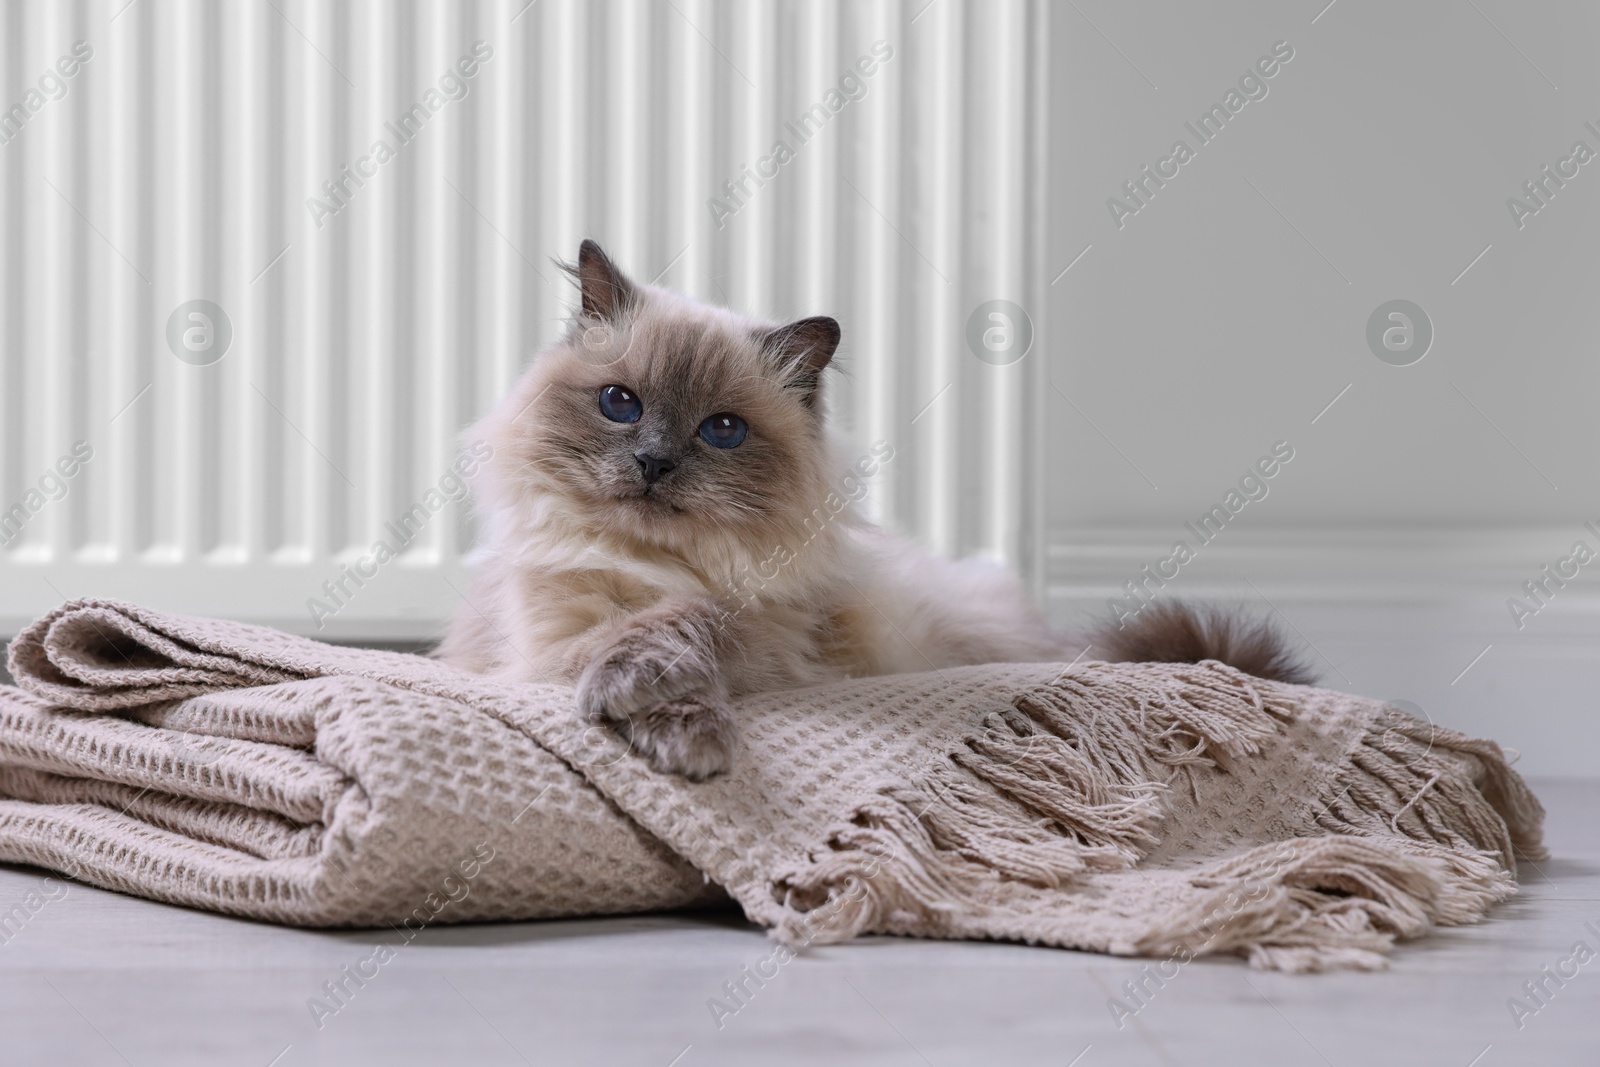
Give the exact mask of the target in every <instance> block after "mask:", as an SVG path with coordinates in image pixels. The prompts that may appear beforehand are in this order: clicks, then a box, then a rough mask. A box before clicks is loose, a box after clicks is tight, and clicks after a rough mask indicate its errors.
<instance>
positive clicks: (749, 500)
mask: <svg viewBox="0 0 1600 1067" xmlns="http://www.w3.org/2000/svg"><path fill="white" fill-rule="evenodd" d="M574 273H575V274H577V276H578V280H579V282H580V285H581V287H582V289H583V311H582V313H581V314H580V315H579V316H578V317H577V319H576V320H575V321H574V325H573V328H572V330H571V332H570V333H569V335H568V337H567V338H566V339H565V340H564V341H563V342H562V343H560V344H558V345H556V346H553V347H552V348H550V349H548V350H546V351H545V352H543V353H541V354H540V356H539V357H538V359H537V360H536V361H535V365H534V367H533V369H532V370H530V372H529V379H530V380H529V381H526V382H525V383H523V386H522V388H520V389H519V390H518V393H519V394H520V393H522V392H524V391H526V390H528V389H532V390H534V392H533V394H532V396H533V399H532V400H531V401H528V402H527V403H526V408H525V410H524V411H522V413H521V414H520V415H517V416H516V417H515V418H514V420H513V423H512V424H511V426H510V427H508V429H510V430H511V431H512V437H513V440H512V451H511V458H512V461H513V462H514V463H518V464H528V465H530V470H533V469H536V471H537V473H538V476H539V477H538V481H539V483H540V485H541V488H545V489H549V488H554V489H555V490H556V491H557V492H558V493H560V494H562V495H563V496H564V497H566V498H567V499H568V500H569V501H570V502H571V503H572V504H574V505H576V506H577V507H578V508H579V509H581V510H582V512H583V513H584V514H585V515H586V516H587V517H590V518H593V519H597V520H599V521H601V522H603V523H604V524H606V525H607V526H608V527H609V528H613V529H616V530H619V531H622V532H626V533H627V534H629V535H630V536H632V537H634V538H636V539H638V540H642V541H646V542H652V543H662V544H672V545H683V544H685V543H688V542H692V540H693V539H694V538H695V537H697V536H708V535H713V534H726V533H730V532H734V533H738V532H743V533H744V534H745V535H746V536H751V537H759V536H760V535H761V533H762V532H763V531H767V530H771V529H772V528H773V527H775V526H778V527H781V526H786V525H790V524H792V522H793V521H794V519H795V517H796V516H798V515H804V514H807V513H809V511H810V510H811V509H812V508H814V507H815V506H816V502H817V499H818V498H819V497H818V489H819V486H820V487H822V488H821V491H822V492H824V493H825V492H826V487H825V485H823V482H824V480H825V478H826V476H827V473H828V466H827V445H826V441H825V435H824V433H823V428H822V411H821V403H820V398H819V395H818V388H819V379H820V375H821V373H822V370H823V368H824V367H825V366H826V365H827V363H828V361H829V359H830V358H831V357H832V355H833V351H834V348H835V346H836V345H837V344H838V340H839V332H838V325H837V324H836V323H835V322H834V321H833V320H832V319H805V320H802V321H801V322H799V323H795V324H792V325H790V326H787V327H782V328H778V329H774V328H772V327H770V326H763V325H761V324H757V323H754V322H751V321H749V320H746V319H743V318H741V317H739V316H736V315H734V314H732V313H730V312H727V311H724V310H722V309H719V308H714V307H710V306H707V305H703V304H699V303H697V302H694V301H691V300H689V299H687V298H683V297H679V296H676V295H675V294H671V293H667V292H665V291H662V290H659V289H654V288H650V287H643V286H638V285H636V284H634V283H632V282H629V281H628V280H627V279H626V278H624V277H623V276H622V275H621V273H620V272H618V271H617V270H616V268H615V267H614V266H613V265H612V264H611V263H610V261H609V260H607V259H606V258H605V254H604V253H603V252H601V251H600V249H599V247H598V246H596V245H593V243H592V242H585V244H584V247H583V250H582V251H581V252H580V254H579V262H578V265H577V267H576V268H575V269H574ZM518 400H519V397H518V396H517V395H514V396H513V398H512V400H511V401H509V402H508V403H517V402H518Z"/></svg>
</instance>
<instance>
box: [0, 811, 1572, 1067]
mask: <svg viewBox="0 0 1600 1067" xmlns="http://www.w3.org/2000/svg"><path fill="white" fill-rule="evenodd" d="M1536 786H1537V788H1538V790H1539V792H1540V795H1541V796H1542V797H1543V798H1544V800H1545V802H1546V804H1547V806H1548V807H1549V808H1550V841H1551V844H1552V851H1553V853H1554V858H1553V859H1551V860H1550V861H1549V862H1548V863H1546V864H1543V865H1541V866H1542V873H1541V872H1536V871H1528V872H1527V874H1528V876H1529V879H1528V883H1527V886H1526V890H1525V892H1524V893H1523V895H1522V896H1520V897H1518V898H1517V899H1515V900H1513V901H1512V902H1511V903H1509V904H1507V905H1504V906H1502V907H1501V908H1500V909H1498V910H1497V911H1496V912H1495V914H1494V916H1493V918H1492V920H1491V921H1490V922H1488V923H1487V924H1485V925H1482V926H1477V927H1468V928H1464V929H1455V930H1445V931H1442V932H1440V933H1439V934H1437V935H1436V936H1433V937H1430V938H1428V939H1426V940H1424V941H1421V942H1414V943H1412V944H1409V945H1405V946H1402V947H1401V948H1400V949H1399V950H1398V951H1397V952H1396V954H1395V955H1394V957H1393V966H1392V968H1391V969H1390V970H1389V971H1388V972H1386V973H1382V974H1334V975H1324V976H1304V977H1290V976H1285V975H1276V974H1261V973H1255V972H1251V971H1249V970H1248V969H1247V968H1245V967H1244V966H1243V965H1242V964H1241V963H1239V962H1238V961H1235V960H1206V961H1198V962H1196V963H1193V964H1190V965H1189V966H1188V967H1186V968H1184V969H1183V971H1181V972H1180V974H1179V975H1178V977H1176V978H1175V979H1173V980H1172V981H1170V982H1169V983H1167V985H1166V986H1165V988H1163V989H1161V990H1159V991H1158V992H1157V993H1156V995H1155V996H1154V998H1153V999H1152V1000H1151V1001H1150V1002H1149V1004H1148V1005H1147V1006H1146V1007H1145V1008H1144V1009H1143V1010H1142V1011H1141V1012H1140V1013H1139V1014H1138V1015H1137V1016H1136V1017H1135V1018H1134V1019H1133V1020H1132V1022H1131V1023H1130V1024H1129V1025H1127V1026H1126V1027H1125V1028H1124V1029H1122V1030H1120V1031H1119V1030H1118V1028H1117V1026H1116V1025H1115V1023H1114V1021H1113V1018H1112V1015H1111V1013H1110V1011H1109V1010H1108V1008H1107V998H1108V997H1109V996H1110V995H1112V994H1113V993H1114V992H1116V990H1117V988H1118V987H1119V986H1120V985H1121V983H1122V982H1123V981H1125V980H1126V979H1128V978H1130V977H1132V976H1133V975H1134V974H1135V973H1136V972H1137V971H1138V970H1139V967H1140V966H1141V964H1140V963H1138V962H1133V961H1127V960H1113V959H1109V958H1107V957H1103V956H1095V955H1090V954H1084V953H1075V952H1062V951H1058V950H1053V949H1038V948H1027V947H1023V946H1017V945H998V944H945V943H931V942H914V941H899V940H893V939H882V940H871V941H865V942H860V943H857V944H852V945H843V946H834V947H829V948H824V949H816V950H811V951H809V952H808V953H806V954H805V956H804V957H802V958H800V959H797V960H795V961H794V962H793V963H791V964H789V965H788V966H787V967H785V968H783V970H782V971H781V972H780V973H779V975H778V977H777V978H775V979H773V980H772V981H771V982H769V983H768V984H767V985H766V987H765V988H763V989H760V990H759V991H758V992H757V993H756V994H755V996H754V997H752V998H751V999H750V1001H749V1003H748V1004H747V1005H746V1006H745V1007H744V1008H743V1009H742V1010H740V1011H739V1012H738V1013H737V1014H735V1015H733V1016H732V1017H730V1018H725V1019H723V1024H724V1025H723V1026H722V1028H720V1029H719V1028H718V1027H717V1026H716V1024H715V1023H714V1022H713V1018H712V1015H711V1012H710V1010H709V1009H708V1007H707V1001H708V999H709V998H711V997H713V996H718V995H720V989H721V986H722V984H723V983H724V982H725V981H728V980H730V979H732V978H735V977H737V976H738V972H739V969H740V967H741V966H745V965H750V964H753V963H755V961H757V960H758V959H760V958H762V957H763V956H765V955H766V954H767V953H768V952H769V951H770V943H769V942H768V941H766V940H765V938H764V937H763V935H762V934H761V933H760V932H759V931H757V930H756V929H754V928H752V927H750V926H748V925H746V924H745V923H743V922H742V921H741V920H740V919H739V918H738V916H736V915H733V914H729V913H716V914H700V915H678V916H648V917H638V918H622V919H602V920H591V921H582V922H551V923H517V924H509V925H497V926H479V927H472V928H457V929H448V928H435V929H430V930H427V931H425V932H424V933H423V934H422V935H421V936H420V937H419V938H418V939H417V940H416V941H415V942H413V943H412V944H411V945H409V946H407V947H405V948H403V949H402V950H401V951H400V952H399V954H398V955H397V956H396V958H395V959H394V960H393V961H392V962H390V963H389V964H388V965H386V966H385V967H383V968H382V969H381V971H380V972H379V974H378V976H377V977H376V978H374V979H373V980H371V981H370V982H369V983H368V984H367V985H366V987H365V988H363V989H361V990H359V991H358V992H357V994H356V995H355V997H354V998H352V999H351V1001H350V1002H349V1003H348V1005H346V1006H345V1007H344V1008H343V1009H342V1010H341V1011H339V1012H338V1014H336V1015H334V1016H333V1017H331V1018H328V1019H325V1020H324V1022H325V1026H323V1027H322V1028H321V1029H320V1030H319V1029H318V1027H317V1025H316V1023H315V1021H314V1019H313V1016H312V1014H311V1012H310V1010H309V1008H308V1007H307V1000H308V998H310V997H312V996H313V995H315V994H317V993H318V990H319V987H320V986H321V985H322V983H323V982H325V981H327V980H328V979H330V978H332V977H334V976H336V974H337V973H338V972H339V970H340V968H341V967H343V966H345V965H347V964H353V963H354V962H355V961H356V960H358V959H361V958H362V957H365V956H367V955H368V954H369V953H370V952H371V947H372V946H373V945H374V944H375V943H376V942H377V941H378V940H380V938H381V935H377V934H373V933H370V932H354V933H321V932H310V931H303V930H288V929H280V928H277V927H271V926H265V925H260V924H256V923H250V922H243V921H238V920H233V919H226V918H222V917H219V916H215V915H208V914H202V913H199V912H191V911H186V910H184V909H181V908H171V907H166V906H163V905H159V904H151V903H148V902H145V901H141V900H134V899H131V898H128V897H122V896H118V895H116V894H113V893H106V892H101V891H99V890H96V889H91V888H88V887H85V886H72V887H71V888H70V890H69V891H67V893H66V895H65V896H61V897H60V899H59V900H56V901H55V902H53V903H51V904H49V905H47V906H46V907H45V908H43V910H41V911H40V912H38V914H37V915H36V916H34V918H33V919H32V920H31V921H30V922H29V923H28V924H27V925H26V926H25V927H23V928H22V929H21V930H20V931H18V932H17V933H16V935H15V936H14V937H12V938H11V939H10V941H9V942H7V943H6V944H4V945H0V1063H3V1064H5V1065H7V1067H12V1065H27V1064H50V1065H52V1067H65V1065H71V1064H129V1065H135V1067H145V1065H156V1064H160V1065H181V1064H207V1065H213V1064H238V1065H241V1067H267V1065H269V1064H276V1065H278V1067H292V1065H297V1064H330V1065H331V1064H337V1065H341V1067H342V1065H354V1064H382V1065H385V1067H402V1065H406V1064H464V1063H472V1064H484V1065H493V1064H507V1065H515V1064H547V1063H548V1064H604V1065H613V1064H639V1065H643V1067H667V1065H668V1064H672V1063H676V1064H677V1065H678V1067H698V1065H701V1064H752V1063H762V1064H790V1063H793V1064H811V1063H848V1064H885V1065H889V1064H904V1065H907V1067H911V1065H916V1064H923V1065H938V1067H942V1065H945V1064H950V1065H955V1064H973V1065H981V1064H1030V1065H1031V1064H1037V1065H1040V1067H1044V1065H1051V1067H1067V1065H1068V1064H1069V1063H1074V1062H1076V1063H1077V1064H1078V1065H1079V1067H1105V1065H1112V1064H1191V1065H1201V1064H1211V1063H1216V1064H1228V1065H1230V1067H1232V1065H1244V1064H1332V1065H1337V1067H1346V1065H1349V1067H1368V1065H1372V1064H1401V1063H1404V1064H1412V1063H1417V1064H1439V1065H1444V1067H1468V1065H1469V1064H1476V1065H1477V1067H1497V1065H1505V1064H1540V1065H1561V1064H1588V1063H1595V1062H1600V959H1597V960H1595V961H1594V962H1592V963H1590V964H1589V965H1588V966H1587V967H1586V968H1584V969H1583V970H1582V971H1581V972H1580V973H1579V975H1578V977H1576V978H1574V979H1572V980H1570V981H1569V982H1567V984H1566V986H1565V988H1561V989H1559V990H1556V992H1555V994H1554V996H1553V997H1551V998H1550V999H1549V1001H1548V1003H1547V1004H1546V1006H1545V1007H1543V1008H1542V1009H1541V1010H1540V1011H1539V1012H1538V1014H1536V1015H1534V1016H1533V1017H1531V1018H1528V1019H1526V1020H1525V1026H1524V1028H1523V1029H1521V1030H1520V1031H1519V1030H1518V1028H1517V1027H1516V1025H1515V1024H1514V1022H1513V1020H1512V1017H1511V1013H1510V1011H1509V1010H1508V1008H1507V1004H1506V1002H1507V999H1508V998H1509V997H1512V996H1515V995H1518V994H1519V993H1520V992H1521V989H1520V987H1521V985H1522V983H1523V982H1524V981H1525V980H1527V979H1528V978H1530V977H1535V976H1536V975H1537V974H1538V972H1539V969H1540V968H1541V967H1544V966H1546V965H1554V964H1556V963H1557V961H1559V960H1561V959H1562V958H1564V957H1566V956H1567V955H1569V954H1570V952H1571V949H1572V946H1573V944H1574V943H1575V942H1577V941H1579V940H1584V941H1586V942H1587V943H1588V944H1589V945H1590V946H1591V947H1594V948H1596V949H1600V937H1596V935H1595V934H1594V933H1592V932H1591V931H1589V930H1587V929H1585V927H1584V923H1585V922H1586V921H1590V922H1593V923H1594V924H1595V926H1596V927H1597V928H1600V825H1597V822H1596V820H1595V818H1594V812H1595V811H1596V809H1597V806H1600V781H1586V782H1573V781H1566V782H1559V781H1546V782H1540V783H1536ZM43 878H44V875H43V874H42V872H39V871H34V870H28V869H23V868H15V867H13V868H5V867H0V911H9V910H10V907H11V905H12V904H14V903H16V902H17V901H19V900H20V899H21V898H22V897H23V896H24V895H26V894H27V893H28V892H29V891H30V890H34V889H41V888H42V887H43V885H44V883H43ZM59 887H60V883H54V884H52V886H51V887H50V888H51V890H52V892H53V893H54V894H55V895H57V896H59V895H60V888H59ZM390 937H391V938H392V937H393V935H392V934H391V935H390ZM1551 988H1554V987H1553V986H1552V987H1551ZM274 1057H279V1058H277V1059H276V1060H275V1059H274ZM674 1057H680V1058H678V1059H677V1060H674ZM1075 1057H1081V1058H1078V1059H1076V1060H1075V1059H1074V1058H1075Z"/></svg>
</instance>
